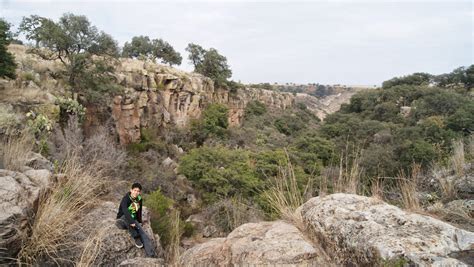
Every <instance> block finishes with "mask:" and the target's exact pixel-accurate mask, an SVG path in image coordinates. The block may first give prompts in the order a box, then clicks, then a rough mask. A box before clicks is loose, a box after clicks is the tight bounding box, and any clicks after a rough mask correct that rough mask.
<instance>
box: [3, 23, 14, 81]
mask: <svg viewBox="0 0 474 267" xmlns="http://www.w3.org/2000/svg"><path fill="white" fill-rule="evenodd" d="M11 40H12V33H11V32H10V24H9V23H8V22H6V21H5V20H3V19H1V18H0V78H3V77H8V78H11V79H14V78H16V73H15V69H16V63H15V59H14V57H13V55H12V54H11V53H10V52H8V49H7V47H8V45H9V44H10V42H11Z"/></svg>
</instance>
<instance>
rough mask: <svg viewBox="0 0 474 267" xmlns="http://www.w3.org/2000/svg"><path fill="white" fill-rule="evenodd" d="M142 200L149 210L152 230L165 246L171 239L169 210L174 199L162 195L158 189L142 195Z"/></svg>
mask: <svg viewBox="0 0 474 267" xmlns="http://www.w3.org/2000/svg"><path fill="white" fill-rule="evenodd" d="M143 200H144V203H143V205H144V206H146V207H148V208H149V209H150V210H151V228H152V229H153V232H154V233H157V234H158V235H159V236H160V241H161V243H162V244H163V246H167V245H168V244H169V243H170V241H171V236H170V225H171V217H170V216H169V211H170V209H171V208H172V207H173V204H174V201H173V200H172V199H170V198H168V197H166V196H165V195H163V193H161V190H159V189H158V190H156V191H154V192H152V193H150V194H148V195H146V196H144V198H143Z"/></svg>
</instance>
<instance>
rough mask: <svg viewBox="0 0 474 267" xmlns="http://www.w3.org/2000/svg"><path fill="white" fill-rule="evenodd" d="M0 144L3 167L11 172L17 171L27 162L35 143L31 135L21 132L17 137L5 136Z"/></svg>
mask: <svg viewBox="0 0 474 267" xmlns="http://www.w3.org/2000/svg"><path fill="white" fill-rule="evenodd" d="M5 138H6V139H5V140H3V141H2V142H1V144H0V151H1V157H2V158H3V167H4V168H5V169H8V170H12V171H19V170H20V169H21V168H22V167H23V166H25V164H26V163H27V161H28V157H29V154H30V152H31V151H32V150H33V148H34V145H35V141H34V137H33V135H32V134H31V133H30V132H28V131H27V130H23V131H22V132H21V133H20V134H19V135H18V136H10V135H9V136H6V137H5Z"/></svg>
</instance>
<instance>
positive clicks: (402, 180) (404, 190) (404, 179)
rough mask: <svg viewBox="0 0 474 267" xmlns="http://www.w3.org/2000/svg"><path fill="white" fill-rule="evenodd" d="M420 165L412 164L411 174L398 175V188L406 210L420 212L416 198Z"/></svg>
mask: <svg viewBox="0 0 474 267" xmlns="http://www.w3.org/2000/svg"><path fill="white" fill-rule="evenodd" d="M420 171H421V165H419V164H413V165H412V169H411V174H410V175H409V176H406V175H405V173H404V172H403V171H400V173H399V175H398V180H397V181H398V186H399V188H400V192H401V194H402V201H403V206H404V207H405V209H407V210H411V211H420V210H421V209H420V202H419V200H418V196H417V181H418V177H419V175H420Z"/></svg>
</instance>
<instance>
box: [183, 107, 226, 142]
mask: <svg viewBox="0 0 474 267" xmlns="http://www.w3.org/2000/svg"><path fill="white" fill-rule="evenodd" d="M228 126H229V122H228V108H227V107H226V106H224V105H222V104H211V105H209V106H208V107H207V108H206V109H205V110H204V111H203V113H202V117H201V118H200V119H199V120H194V121H192V122H191V135H192V137H193V139H194V141H196V143H197V144H198V145H202V144H203V143H204V141H205V140H206V139H207V138H208V137H210V136H215V137H218V138H223V137H225V136H226V134H227V127H228Z"/></svg>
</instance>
